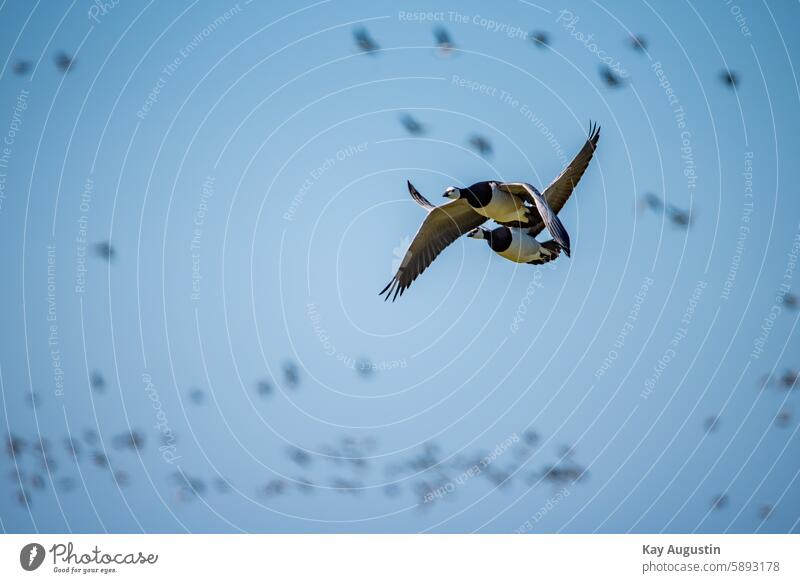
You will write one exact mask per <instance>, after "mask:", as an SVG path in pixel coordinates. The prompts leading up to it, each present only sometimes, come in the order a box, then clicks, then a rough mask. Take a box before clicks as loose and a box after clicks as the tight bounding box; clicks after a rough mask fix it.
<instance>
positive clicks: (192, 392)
mask: <svg viewBox="0 0 800 583" xmlns="http://www.w3.org/2000/svg"><path fill="white" fill-rule="evenodd" d="M189 399H190V400H191V401H192V403H194V404H195V405H202V404H203V402H204V401H205V400H206V394H205V392H204V391H203V389H200V388H198V387H193V388H191V389H189Z"/></svg>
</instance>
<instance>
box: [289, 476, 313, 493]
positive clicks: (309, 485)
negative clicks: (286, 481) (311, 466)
mask: <svg viewBox="0 0 800 583" xmlns="http://www.w3.org/2000/svg"><path fill="white" fill-rule="evenodd" d="M294 482H295V486H297V490H298V491H300V492H301V493H303V494H313V493H314V488H315V487H316V486H315V484H314V482H312V481H311V480H309V479H308V478H305V477H302V478H296V479H295V481H294Z"/></svg>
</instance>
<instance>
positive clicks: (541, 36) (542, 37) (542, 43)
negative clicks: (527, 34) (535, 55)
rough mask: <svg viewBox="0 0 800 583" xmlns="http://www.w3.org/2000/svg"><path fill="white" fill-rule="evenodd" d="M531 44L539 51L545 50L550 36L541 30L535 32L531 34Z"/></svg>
mask: <svg viewBox="0 0 800 583" xmlns="http://www.w3.org/2000/svg"><path fill="white" fill-rule="evenodd" d="M531 42H532V43H533V44H534V46H536V48H539V49H546V48H547V47H549V46H550V35H549V34H547V33H546V32H545V31H543V30H536V31H534V32H532V33H531Z"/></svg>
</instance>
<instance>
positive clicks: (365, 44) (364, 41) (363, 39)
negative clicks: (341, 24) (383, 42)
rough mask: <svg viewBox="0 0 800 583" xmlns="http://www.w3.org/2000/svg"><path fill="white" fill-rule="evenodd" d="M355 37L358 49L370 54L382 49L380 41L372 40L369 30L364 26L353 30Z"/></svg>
mask: <svg viewBox="0 0 800 583" xmlns="http://www.w3.org/2000/svg"><path fill="white" fill-rule="evenodd" d="M353 39H354V40H355V41H356V46H357V47H358V49H359V50H360V51H362V52H364V53H366V54H368V55H372V54H375V53H376V51H378V50H380V47H379V46H378V43H376V42H375V41H374V40H372V37H371V36H370V35H369V32H367V29H366V28H364V27H363V26H362V27H359V28H356V29H355V30H353Z"/></svg>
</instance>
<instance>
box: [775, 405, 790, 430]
mask: <svg viewBox="0 0 800 583" xmlns="http://www.w3.org/2000/svg"><path fill="white" fill-rule="evenodd" d="M791 424H792V412H791V411H790V410H789V409H781V410H780V411H778V414H777V415H776V416H775V425H776V426H778V427H789V426H790V425H791Z"/></svg>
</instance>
